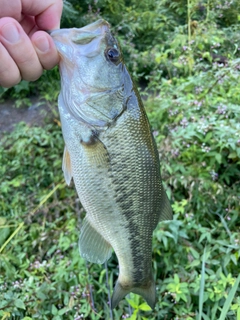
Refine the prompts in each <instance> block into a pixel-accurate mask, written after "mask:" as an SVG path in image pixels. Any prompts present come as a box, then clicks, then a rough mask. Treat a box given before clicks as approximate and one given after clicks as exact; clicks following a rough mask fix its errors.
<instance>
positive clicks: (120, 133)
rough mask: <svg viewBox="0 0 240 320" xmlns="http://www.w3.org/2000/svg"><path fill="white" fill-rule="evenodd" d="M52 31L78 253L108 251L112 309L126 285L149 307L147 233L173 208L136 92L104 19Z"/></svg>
mask: <svg viewBox="0 0 240 320" xmlns="http://www.w3.org/2000/svg"><path fill="white" fill-rule="evenodd" d="M51 35H52V37H53V40H54V42H55V44H56V46H57V49H58V51H59V54H60V65H59V69H60V73H61V92H60V95H59V112H60V118H61V123H62V131H63V137H64V141H65V151H64V158H63V172H64V176H65V180H66V182H67V184H70V182H71V179H73V181H74V184H75V186H76V190H77V193H78V195H79V198H80V201H81V203H82V205H83V207H84V208H85V210H86V217H85V219H84V221H83V226H82V228H81V233H80V239H79V249H80V254H81V256H82V257H83V258H85V259H87V260H88V261H90V262H95V263H100V264H102V263H104V262H105V261H107V260H108V259H109V258H110V256H111V254H112V249H113V250H114V251H115V253H116V256H117V258H118V263H119V277H118V280H117V283H116V285H115V288H114V292H113V295H112V308H114V307H116V305H117V304H118V303H119V302H120V300H121V299H122V298H123V297H124V296H125V295H126V294H128V293H129V292H133V293H136V294H140V295H142V296H143V298H144V299H145V300H146V301H147V303H148V304H149V305H150V306H151V307H152V308H154V306H155V302H156V290H155V283H154V280H153V273H152V253H151V251H152V233H153V230H154V229H155V228H156V226H157V224H158V222H159V221H160V220H163V219H171V217H172V210H171V207H170V204H169V201H168V199H167V196H166V193H165V191H164V189H163V186H162V180H161V175H160V164H159V155H158V151H157V147H156V143H155V141H154V139H153V135H152V132H151V128H150V125H149V122H148V119H147V116H146V113H145V110H144V107H143V104H142V101H141V98H140V96H139V94H138V91H137V89H136V88H135V86H134V84H133V82H132V80H131V77H130V75H129V73H128V70H127V69H126V67H125V64H124V62H123V57H122V54H121V50H120V48H119V45H118V43H117V41H116V39H115V38H114V37H113V36H112V34H111V32H110V29H109V24H108V23H107V22H106V21H104V20H98V21H96V22H95V23H93V24H90V25H88V26H86V27H83V28H80V29H75V28H73V29H60V30H55V31H53V32H52V33H51Z"/></svg>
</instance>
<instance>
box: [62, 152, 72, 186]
mask: <svg viewBox="0 0 240 320" xmlns="http://www.w3.org/2000/svg"><path fill="white" fill-rule="evenodd" d="M62 170H63V174H64V178H65V181H66V183H67V185H68V186H69V185H70V182H71V180H72V166H71V159H70V154H69V152H68V150H67V147H66V146H65V148H64V153H63V162H62Z"/></svg>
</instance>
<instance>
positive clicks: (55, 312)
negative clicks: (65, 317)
mask: <svg viewBox="0 0 240 320" xmlns="http://www.w3.org/2000/svg"><path fill="white" fill-rule="evenodd" d="M52 314H53V315H54V316H56V315H57V314H58V309H57V308H56V307H55V305H54V304H53V305H52Z"/></svg>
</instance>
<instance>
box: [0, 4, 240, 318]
mask: <svg viewBox="0 0 240 320" xmlns="http://www.w3.org/2000/svg"><path fill="white" fill-rule="evenodd" d="M238 9H239V1H237V0H233V1H231V2H224V1H220V0H211V1H205V0H204V1H201V2H199V1H197V0H188V1H183V0H174V1H167V0H161V1H152V0H148V1H143V0H140V1H136V0H130V1H127V0H120V1H112V0H99V1H93V0H85V1H81V2H79V1H77V0H72V1H65V11H64V14H63V19H62V26H63V27H73V26H76V27H81V26H83V25H85V24H87V23H90V22H92V21H94V20H96V19H98V18H100V17H103V18H105V19H106V20H109V21H110V22H111V24H112V26H113V29H114V31H115V33H117V35H118V38H119V39H120V42H121V45H122V49H123V53H124V57H125V61H126V64H127V65H128V67H129V69H130V70H131V72H132V73H133V75H134V77H135V79H138V80H139V81H140V82H141V81H144V84H145V85H146V86H147V87H146V89H145V90H144V91H143V90H141V91H142V93H143V94H144V97H145V100H146V101H145V106H146V109H147V112H148V115H149V119H150V122H151V125H152V128H153V134H154V136H155V138H156V141H157V145H158V149H159V153H160V158H161V165H162V169H161V170H162V176H163V180H164V183H165V186H166V189H167V193H168V194H169V196H170V198H171V201H172V207H173V211H174V219H173V220H172V221H169V222H165V223H161V224H159V225H158V227H157V229H156V230H155V231H154V237H153V266H154V272H155V275H156V284H157V298H158V301H157V306H156V309H155V310H152V311H150V310H149V307H148V305H147V304H146V303H145V302H144V301H143V300H142V298H141V297H139V296H137V295H134V294H130V295H129V296H128V297H127V299H126V300H122V301H121V302H120V304H119V307H118V308H117V309H115V310H114V311H113V317H114V319H120V318H123V319H124V318H125V319H126V318H128V319H152V320H153V319H159V320H178V319H181V320H186V319H187V320H191V319H199V320H200V319H204V320H215V319H221V320H223V319H226V320H235V319H238V318H239V317H240V299H239V296H240V294H239V281H240V280H239V272H240V270H239V256H240V245H239V244H240V239H239V212H240V198H239V195H240V124H239V119H240V111H239V110H240V109H239V105H240V97H239V70H240V56H239V54H240V50H239V21H240V17H239V10H238ZM58 91H59V75H58V71H57V69H56V68H55V69H53V70H52V71H51V72H49V71H48V72H44V74H43V76H42V77H41V78H40V79H39V80H38V81H37V82H35V83H27V82H21V83H20V84H19V85H18V86H15V87H14V88H12V89H7V90H6V89H1V93H2V99H6V98H7V97H9V96H11V97H13V98H14V99H15V101H16V106H19V107H20V106H21V104H28V103H29V101H30V100H29V97H30V96H32V95H37V96H39V97H40V98H44V100H45V101H47V102H48V103H49V104H50V105H51V106H52V107H51V108H52V109H51V110H52V113H53V115H54V116H55V118H57V117H58V116H57V111H56V108H55V106H56V99H57V95H58ZM55 120H56V121H54V122H50V123H46V124H45V125H44V127H41V128H38V127H28V126H27V125H25V124H23V123H20V124H19V125H18V126H17V127H16V129H15V130H14V131H13V132H12V133H11V134H6V135H5V136H4V138H3V139H2V140H1V141H0V318H1V319H14V320H18V319H19V320H20V319H21V320H22V319H24V320H31V319H35V318H39V319H54V320H57V319H59V320H61V319H70V320H71V319H74V320H77V319H111V313H110V311H109V297H108V295H109V287H110V289H112V288H113V286H114V283H115V281H116V278H117V274H118V267H117V260H116V258H115V257H114V256H113V258H111V260H110V261H109V262H108V271H107V270H106V268H104V267H103V266H99V265H96V264H86V262H85V261H84V260H83V259H82V258H81V257H80V255H79V252H78V245H77V242H78V237H79V229H80V227H81V223H82V219H83V218H84V215H85V213H84V210H83V208H82V207H81V205H80V203H79V200H78V199H77V195H76V192H75V190H74V188H73V187H71V188H69V187H67V186H66V185H65V183H64V182H63V176H62V171H61V162H62V153H63V139H62V135H61V128H60V126H59V125H58V124H59V120H58V118H57V119H55ZM107 275H108V280H107V281H106V276H107ZM108 284H109V287H108Z"/></svg>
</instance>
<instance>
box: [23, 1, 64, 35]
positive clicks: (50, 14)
mask: <svg viewBox="0 0 240 320" xmlns="http://www.w3.org/2000/svg"><path fill="white" fill-rule="evenodd" d="M62 8H63V1H62V0H44V1H32V0H22V12H23V13H24V14H28V15H31V16H35V21H36V24H37V25H38V27H39V29H42V30H52V29H58V28H59V27H60V18H61V14H62Z"/></svg>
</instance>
